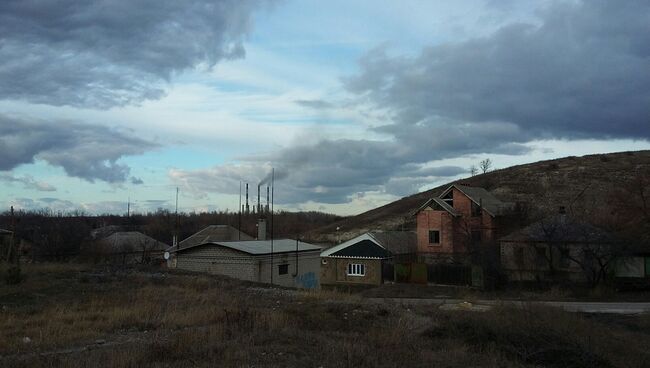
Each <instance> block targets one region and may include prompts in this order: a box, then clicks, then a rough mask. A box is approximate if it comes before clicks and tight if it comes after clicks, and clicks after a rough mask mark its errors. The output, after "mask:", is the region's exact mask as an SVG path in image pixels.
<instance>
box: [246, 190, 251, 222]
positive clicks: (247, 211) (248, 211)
mask: <svg viewBox="0 0 650 368" xmlns="http://www.w3.org/2000/svg"><path fill="white" fill-rule="evenodd" d="M250 211H251V208H250V206H249V205H248V183H246V214H247V215H248V214H249V213H250Z"/></svg>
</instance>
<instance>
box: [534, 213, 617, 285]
mask: <svg viewBox="0 0 650 368" xmlns="http://www.w3.org/2000/svg"><path fill="white" fill-rule="evenodd" d="M538 230H539V231H540V232H541V234H540V235H541V239H538V240H539V241H537V242H531V243H530V245H531V246H532V248H534V251H535V252H536V254H537V255H538V256H543V257H544V259H545V261H546V262H545V263H546V265H547V266H548V272H549V274H550V276H551V277H554V276H555V275H556V274H557V273H558V272H559V271H560V270H562V269H565V270H569V269H570V268H571V263H573V264H575V265H577V266H578V267H579V269H580V270H582V273H583V274H584V276H585V279H586V280H587V281H588V282H589V284H590V285H591V286H592V287H595V286H597V285H598V284H600V283H601V282H604V281H606V280H607V275H608V274H609V273H610V271H611V268H612V267H613V265H614V261H615V260H616V259H617V258H618V257H619V256H620V255H621V254H622V249H621V245H620V243H618V242H616V241H614V240H613V239H611V237H609V236H608V235H607V234H605V233H604V232H603V231H602V230H600V229H598V228H596V227H594V226H592V225H590V224H588V223H584V222H578V221H575V220H573V219H571V218H570V217H567V216H566V215H559V216H552V217H549V218H547V219H545V220H542V221H540V222H539V229H538ZM563 263H564V264H563Z"/></svg>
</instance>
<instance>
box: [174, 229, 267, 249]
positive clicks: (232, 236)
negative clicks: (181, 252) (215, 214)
mask: <svg viewBox="0 0 650 368" xmlns="http://www.w3.org/2000/svg"><path fill="white" fill-rule="evenodd" d="M253 239H254V238H253V237H252V236H250V235H248V234H246V233H243V232H240V231H239V230H237V229H236V228H234V227H232V226H230V225H210V226H207V227H205V228H204V229H202V230H201V231H199V232H197V233H195V234H194V235H192V236H190V237H189V238H187V239H185V240H183V241H181V242H180V243H179V244H178V246H179V247H180V248H181V249H182V248H189V247H194V246H196V245H200V244H206V243H212V242H222V241H239V240H253ZM175 250H176V247H175V246H173V247H171V248H169V251H170V252H173V251H175Z"/></svg>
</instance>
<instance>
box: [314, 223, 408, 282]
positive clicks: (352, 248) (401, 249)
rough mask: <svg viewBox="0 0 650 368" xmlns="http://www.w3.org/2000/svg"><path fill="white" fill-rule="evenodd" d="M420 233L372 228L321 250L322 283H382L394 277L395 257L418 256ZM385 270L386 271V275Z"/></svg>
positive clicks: (402, 258) (404, 258)
mask: <svg viewBox="0 0 650 368" xmlns="http://www.w3.org/2000/svg"><path fill="white" fill-rule="evenodd" d="M416 252H417V236H416V233H415V232H412V231H386V232H383V231H373V232H368V233H365V234H363V235H360V236H358V237H356V238H354V239H351V240H348V241H346V242H344V243H341V244H339V245H336V246H334V247H331V248H329V249H327V250H325V251H323V252H322V253H321V254H320V257H321V284H323V285H325V284H328V285H341V284H366V285H381V284H382V283H383V282H384V280H385V279H389V280H393V279H394V275H393V268H392V267H386V266H387V265H392V264H393V262H395V261H400V262H409V261H411V260H412V259H414V258H415V257H416ZM385 273H387V274H386V275H385Z"/></svg>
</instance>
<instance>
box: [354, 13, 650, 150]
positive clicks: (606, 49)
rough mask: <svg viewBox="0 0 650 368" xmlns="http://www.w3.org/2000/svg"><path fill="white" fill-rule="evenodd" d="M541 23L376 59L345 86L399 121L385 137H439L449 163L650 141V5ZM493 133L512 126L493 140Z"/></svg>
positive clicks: (545, 17)
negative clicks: (567, 143)
mask: <svg viewBox="0 0 650 368" xmlns="http://www.w3.org/2000/svg"><path fill="white" fill-rule="evenodd" d="M541 14H542V15H541V17H542V23H541V25H539V26H535V25H529V24H513V25H508V26H505V27H503V28H501V29H500V30H498V31H497V32H496V33H494V34H493V35H490V36H488V37H484V38H477V39H472V40H469V41H466V42H462V43H457V44H444V45H438V46H433V47H428V48H426V49H424V50H422V52H421V53H420V54H419V56H417V57H413V58H410V57H391V56H388V55H387V54H386V52H384V51H383V50H381V49H378V50H375V51H374V52H372V53H369V54H368V55H367V56H366V57H365V58H364V59H362V61H361V72H360V73H359V74H358V75H355V76H353V77H350V78H348V79H347V80H346V86H347V88H348V90H349V91H351V92H354V93H357V94H361V95H364V96H365V97H367V98H369V99H370V101H372V102H373V103H374V104H375V105H377V106H381V107H382V108H387V109H389V110H390V111H391V112H392V114H393V116H394V125H391V126H388V127H384V128H382V129H383V130H385V131H389V132H391V133H393V134H396V135H401V136H407V137H410V138H411V139H414V138H415V139H417V137H425V136H429V137H430V136H431V135H425V134H423V133H426V132H427V131H432V132H436V133H439V135H438V136H439V137H441V138H440V139H444V141H445V142H446V143H445V142H437V143H436V144H435V145H434V147H436V148H438V149H439V150H441V151H447V152H449V153H450V154H458V153H462V152H464V151H466V150H469V151H477V150H485V151H489V149H488V148H487V147H489V146H497V147H499V146H503V145H504V144H509V143H513V142H514V143H521V142H526V141H529V140H532V139H534V138H550V137H561V138H609V137H620V138H644V139H647V138H650V89H649V88H648V86H650V57H649V56H650V21H648V20H649V19H650V3H649V2H647V1H626V2H614V1H602V0H595V1H585V2H583V3H578V4H575V3H555V5H553V6H551V7H550V8H548V9H545V10H544V11H543V12H541ZM487 124H491V125H494V124H504V126H503V129H500V131H498V132H495V133H498V134H491V133H490V129H487V128H485V129H482V127H484V126H485V125H487ZM459 126H460V127H463V126H467V127H468V128H469V129H466V131H465V132H463V131H462V128H461V129H459V128H458V127H459ZM441 127H444V129H440V128H441ZM477 129H478V131H477ZM481 130H483V131H481ZM446 132H448V133H450V134H451V135H450V136H449V135H448V134H445V133H446ZM465 140H470V141H473V142H470V143H469V144H468V143H467V142H465ZM479 141H480V142H479ZM477 144H478V145H481V146H484V147H480V146H477ZM458 145H460V146H464V147H465V148H461V149H460V150H458V149H457V147H456V146H458Z"/></svg>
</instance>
